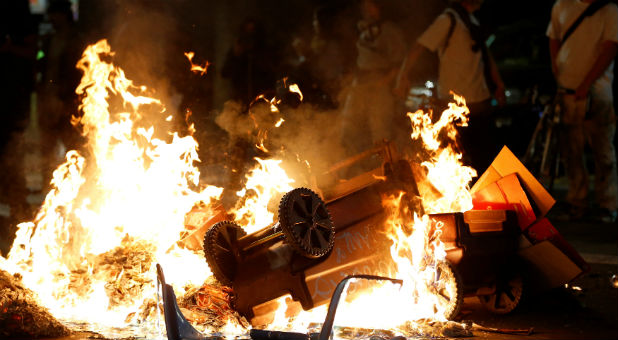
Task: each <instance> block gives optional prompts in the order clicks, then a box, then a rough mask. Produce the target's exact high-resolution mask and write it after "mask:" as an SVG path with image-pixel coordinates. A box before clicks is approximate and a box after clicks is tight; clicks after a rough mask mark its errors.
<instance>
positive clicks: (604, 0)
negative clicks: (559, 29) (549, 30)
mask: <svg viewBox="0 0 618 340" xmlns="http://www.w3.org/2000/svg"><path fill="white" fill-rule="evenodd" d="M610 2H611V0H597V1H595V2H593V3H591V4H590V5H589V6H588V8H586V10H584V12H583V13H582V14H581V15H580V16H579V17H578V18H577V20H575V22H574V23H573V24H571V27H569V29H568V30H567V31H566V33H564V36H563V37H562V41H561V42H560V45H562V44H564V42H565V41H566V40H567V39H568V38H569V37H570V36H571V34H573V32H574V31H575V29H576V28H577V27H578V26H579V24H581V23H582V21H584V19H586V17H589V16H592V15H593V14H594V13H596V12H597V11H598V10H600V9H601V8H603V7H604V6H605V5H607V4H609V3H610Z"/></svg>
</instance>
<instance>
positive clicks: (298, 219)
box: [279, 188, 335, 258]
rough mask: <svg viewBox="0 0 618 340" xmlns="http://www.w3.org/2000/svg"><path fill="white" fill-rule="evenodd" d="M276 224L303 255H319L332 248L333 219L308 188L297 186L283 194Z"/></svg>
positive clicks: (333, 242)
mask: <svg viewBox="0 0 618 340" xmlns="http://www.w3.org/2000/svg"><path fill="white" fill-rule="evenodd" d="M279 224H280V225H281V229H282V231H283V234H284V235H285V238H286V240H287V241H288V243H289V244H291V245H292V247H294V249H295V250H296V251H297V252H298V253H300V254H301V255H303V256H305V257H308V258H319V257H322V256H324V255H326V254H327V253H328V252H329V251H331V249H333V246H334V244H335V225H334V224H333V220H332V218H331V217H330V213H329V212H328V209H327V208H326V204H325V203H324V201H323V200H322V199H321V198H320V196H318V195H317V194H316V193H315V192H313V191H311V190H309V189H307V188H297V189H294V190H292V191H290V192H288V193H287V194H285V195H284V196H283V198H282V199H281V203H280V204H279Z"/></svg>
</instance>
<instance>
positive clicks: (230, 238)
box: [201, 143, 523, 324]
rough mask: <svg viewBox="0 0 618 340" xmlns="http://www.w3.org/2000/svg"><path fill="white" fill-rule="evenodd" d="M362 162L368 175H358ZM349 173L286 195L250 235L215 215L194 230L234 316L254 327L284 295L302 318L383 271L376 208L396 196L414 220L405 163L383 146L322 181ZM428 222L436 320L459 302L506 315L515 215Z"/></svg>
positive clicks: (513, 285)
mask: <svg viewBox="0 0 618 340" xmlns="http://www.w3.org/2000/svg"><path fill="white" fill-rule="evenodd" d="M372 163H373V164H374V165H375V167H369V168H367V165H368V164H372ZM355 167H356V168H358V167H361V169H369V170H367V171H364V170H361V171H359V173H358V174H357V175H355V176H354V175H353V176H352V177H350V178H347V179H345V180H341V179H339V180H336V181H331V183H334V184H332V185H328V186H321V185H319V186H318V187H328V188H330V189H329V190H323V191H321V192H320V193H321V195H318V194H317V193H316V192H314V191H312V190H310V189H307V188H297V189H294V190H292V191H290V192H288V193H287V194H285V195H284V196H283V198H282V199H281V202H280V204H279V210H278V212H279V216H278V221H277V222H276V223H274V224H273V225H270V226H265V227H264V228H263V229H261V230H259V231H257V232H255V233H252V234H249V235H246V234H245V232H244V231H243V229H242V227H241V226H239V225H237V224H235V223H234V222H231V221H227V220H224V218H225V214H222V215H221V216H220V220H221V221H219V222H217V223H215V224H214V225H208V226H204V227H203V228H201V229H206V228H207V231H206V232H205V236H204V239H203V246H204V251H205V255H206V260H207V261H208V264H209V266H210V268H211V269H212V271H213V274H214V275H215V277H216V278H217V279H218V280H219V281H220V282H221V283H223V284H225V285H228V286H231V287H232V288H233V289H234V292H235V295H236V297H235V301H234V303H235V306H234V307H235V309H236V310H238V311H239V312H240V313H241V314H243V315H244V316H246V317H247V318H248V319H251V320H252V322H253V323H254V324H259V323H260V320H259V317H260V316H262V315H267V314H268V313H270V312H272V310H273V309H274V306H272V304H271V303H269V302H271V301H272V300H274V299H276V298H278V297H281V296H284V295H286V294H290V295H291V297H292V299H293V300H296V301H298V302H300V304H301V305H302V308H303V309H305V310H308V309H311V308H313V307H315V306H317V305H320V304H323V303H326V302H328V300H329V299H330V297H331V295H332V292H333V290H334V289H335V287H336V285H337V284H338V282H339V281H341V279H342V278H344V277H346V276H349V275H357V274H372V275H388V274H389V273H392V271H391V269H392V268H393V265H394V264H393V261H392V259H391V255H390V246H391V244H392V241H391V240H390V239H389V238H388V236H387V233H386V231H387V226H386V224H385V220H386V218H387V216H386V211H385V208H384V207H383V204H382V200H383V197H384V195H389V194H395V193H399V192H405V193H407V194H406V196H407V197H404V201H405V202H406V204H407V206H408V207H409V208H410V210H411V211H416V212H422V206H421V204H420V201H419V199H418V189H417V187H416V181H415V180H414V175H413V171H412V168H411V165H410V163H409V162H408V161H406V160H404V159H401V158H398V157H397V154H396V152H395V150H394V148H393V147H392V145H391V144H388V143H385V144H384V145H381V146H379V147H376V148H375V149H372V150H368V151H366V152H364V153H362V154H359V155H357V156H355V157H352V158H350V159H347V160H344V161H342V162H340V163H339V164H336V165H335V166H334V167H332V168H331V169H330V170H329V171H328V172H327V173H326V174H325V177H326V178H329V177H330V178H331V179H332V178H333V177H337V173H338V172H342V171H348V172H351V171H349V169H353V168H355ZM346 169H347V170H346ZM316 191H317V190H316ZM430 218H432V219H433V220H434V221H436V222H441V224H442V225H443V226H442V234H441V236H440V238H441V241H442V242H444V244H445V246H446V251H447V256H446V259H447V261H446V262H443V263H428V265H430V266H433V267H434V269H435V273H436V274H435V287H434V288H435V292H436V293H437V294H439V295H440V296H441V297H442V299H441V300H442V303H443V304H444V307H445V310H446V311H447V315H446V316H447V317H448V318H452V317H454V316H456V315H457V313H458V312H459V309H460V307H461V303H462V299H463V296H464V295H465V294H468V295H481V296H482V298H481V301H482V302H483V303H484V305H485V306H486V307H487V308H488V309H489V310H491V311H494V312H497V313H506V312H509V311H511V310H512V309H513V308H515V306H516V305H517V304H518V302H519V299H520V297H521V294H522V286H523V285H522V283H521V277H520V276H519V275H518V272H519V271H518V270H517V269H518V268H517V265H518V263H517V256H516V251H517V248H518V237H519V233H520V229H519V227H518V225H517V217H516V215H515V214H514V213H513V212H512V211H507V210H488V211H468V212H465V213H448V214H437V215H431V216H430ZM211 221H212V220H211ZM444 278H451V279H444ZM505 297H506V298H505Z"/></svg>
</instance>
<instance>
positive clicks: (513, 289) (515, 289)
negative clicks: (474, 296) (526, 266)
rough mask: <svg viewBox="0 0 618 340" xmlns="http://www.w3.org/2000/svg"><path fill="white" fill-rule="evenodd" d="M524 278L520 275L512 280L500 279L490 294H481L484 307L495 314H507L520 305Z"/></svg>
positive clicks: (480, 297)
mask: <svg viewBox="0 0 618 340" xmlns="http://www.w3.org/2000/svg"><path fill="white" fill-rule="evenodd" d="M523 287H524V285H523V280H522V278H521V276H520V275H516V276H514V277H512V278H511V279H510V280H498V282H497V283H496V290H495V292H494V293H493V294H490V295H479V297H478V298H479V300H480V301H481V304H482V305H483V307H485V308H486V309H487V310H488V311H490V312H492V313H495V314H507V313H510V312H511V311H513V309H515V307H517V306H518V305H519V302H520V301H521V296H522V293H523Z"/></svg>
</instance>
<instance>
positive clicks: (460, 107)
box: [408, 95, 476, 214]
mask: <svg viewBox="0 0 618 340" xmlns="http://www.w3.org/2000/svg"><path fill="white" fill-rule="evenodd" d="M454 99H455V102H451V103H449V104H448V108H447V109H446V110H444V112H442V115H441V116H440V119H438V121H437V122H435V123H434V122H432V119H431V114H432V112H423V111H422V110H418V111H416V112H414V113H411V112H410V113H408V117H410V120H411V122H412V136H411V137H412V139H420V140H421V141H422V142H423V147H424V148H425V150H426V151H427V152H428V154H429V157H430V159H429V160H427V161H424V162H422V163H421V165H422V166H423V167H425V168H426V169H427V175H426V176H427V180H428V182H429V183H430V184H431V186H432V187H433V188H435V189H437V191H438V192H439V193H440V196H439V197H438V198H435V199H434V198H432V197H431V196H430V195H427V193H426V192H425V193H424V192H421V196H423V205H424V207H425V211H426V212H427V213H430V214H431V213H439V212H457V211H466V210H470V209H471V208H472V196H471V195H470V192H469V191H468V189H469V187H468V186H469V183H470V181H472V178H473V177H475V176H476V170H474V169H473V168H471V167H468V166H463V165H462V163H461V159H462V154H461V153H459V152H457V151H455V149H454V147H453V145H454V144H455V143H457V129H456V126H457V125H460V126H467V125H468V116H467V115H468V114H469V113H470V110H468V108H467V107H466V102H465V100H464V98H463V97H461V96H457V95H454ZM443 136H446V139H447V141H446V143H445V142H444V137H443ZM441 137H442V138H441Z"/></svg>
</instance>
